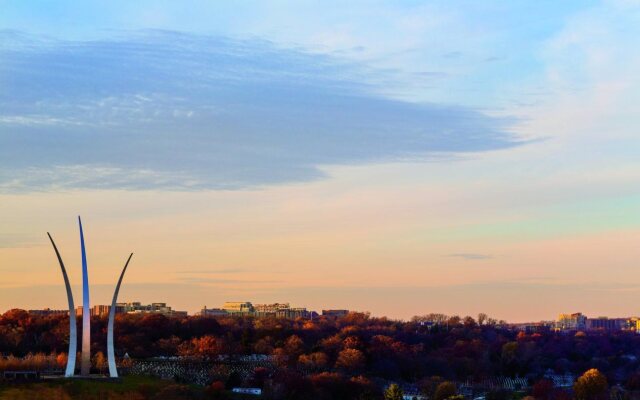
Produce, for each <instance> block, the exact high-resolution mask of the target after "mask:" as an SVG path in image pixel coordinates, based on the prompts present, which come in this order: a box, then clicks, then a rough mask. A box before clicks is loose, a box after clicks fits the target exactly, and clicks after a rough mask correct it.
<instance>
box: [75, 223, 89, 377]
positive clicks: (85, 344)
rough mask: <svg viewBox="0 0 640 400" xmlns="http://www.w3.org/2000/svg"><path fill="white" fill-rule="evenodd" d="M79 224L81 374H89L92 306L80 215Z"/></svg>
mask: <svg viewBox="0 0 640 400" xmlns="http://www.w3.org/2000/svg"><path fill="white" fill-rule="evenodd" d="M78 225H80V248H81V250H82V359H81V360H80V375H82V376H89V374H90V373H91V306H90V302H89V273H88V271H87V252H86V250H85V248H84V233H83V232H82V220H81V219H80V216H78Z"/></svg>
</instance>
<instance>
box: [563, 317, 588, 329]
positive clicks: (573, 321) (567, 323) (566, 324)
mask: <svg viewBox="0 0 640 400" xmlns="http://www.w3.org/2000/svg"><path fill="white" fill-rule="evenodd" d="M556 329H557V330H559V331H583V330H586V329H587V317H586V316H585V315H583V314H582V313H573V314H560V315H559V316H558V321H557V322H556Z"/></svg>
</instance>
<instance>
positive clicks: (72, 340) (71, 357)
mask: <svg viewBox="0 0 640 400" xmlns="http://www.w3.org/2000/svg"><path fill="white" fill-rule="evenodd" d="M47 236H49V240H50V241H51V244H52V245H53V250H55V252H56V256H57V257H58V262H59V263H60V269H61V270H62V277H63V278H64V285H65V287H66V288H67V300H68V302H69V354H68V355H67V369H66V371H65V373H64V376H66V377H72V376H73V373H74V370H75V368H76V348H77V347H78V334H77V330H76V329H77V328H76V310H75V306H74V304H73V293H72V292H71V285H70V284H69V277H68V276H67V270H66V269H65V267H64V263H63V262H62V257H61V256H60V252H59V251H58V247H56V243H55V242H54V241H53V238H52V237H51V235H50V234H49V232H47Z"/></svg>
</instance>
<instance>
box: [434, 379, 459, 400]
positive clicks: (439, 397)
mask: <svg viewBox="0 0 640 400" xmlns="http://www.w3.org/2000/svg"><path fill="white" fill-rule="evenodd" d="M457 392H458V391H457V389H456V384H455V383H453V382H449V381H446V382H442V383H441V384H439V385H438V387H437V388H436V391H435V393H434V395H433V398H434V400H445V399H448V398H449V397H452V396H455V395H456V393H457Z"/></svg>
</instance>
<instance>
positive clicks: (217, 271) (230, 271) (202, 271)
mask: <svg viewBox="0 0 640 400" xmlns="http://www.w3.org/2000/svg"><path fill="white" fill-rule="evenodd" d="M242 272H246V270H245V269H241V268H223V269H198V270H190V271H177V272H176V274H194V275H195V274H239V273H242Z"/></svg>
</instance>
